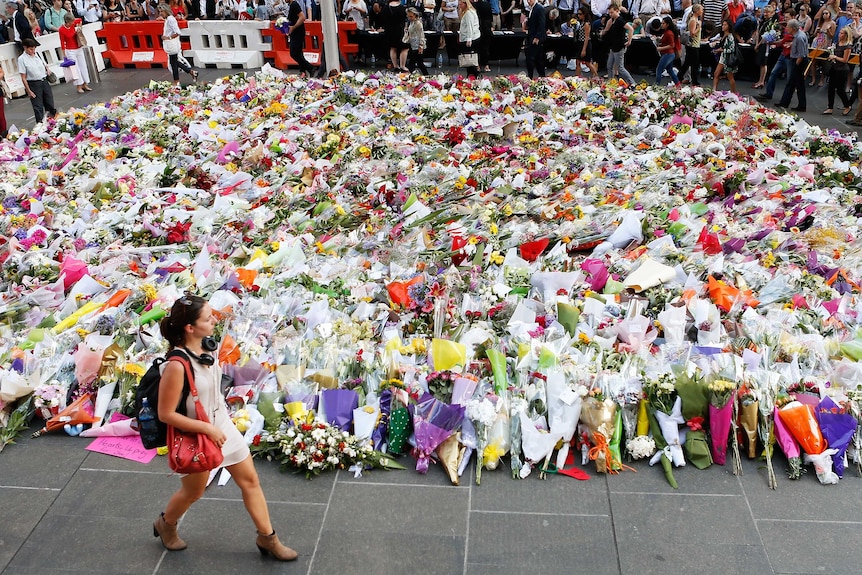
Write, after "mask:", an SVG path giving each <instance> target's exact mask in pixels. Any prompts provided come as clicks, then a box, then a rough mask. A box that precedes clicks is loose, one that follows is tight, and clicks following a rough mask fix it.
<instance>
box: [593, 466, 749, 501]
mask: <svg viewBox="0 0 862 575" xmlns="http://www.w3.org/2000/svg"><path fill="white" fill-rule="evenodd" d="M628 465H631V467H632V468H634V469H635V470H636V472H631V471H626V470H623V471H621V472H620V473H619V474H617V475H609V476H608V478H607V481H608V489H609V490H610V491H611V493H668V494H671V493H714V494H721V495H726V494H737V495H738V494H740V493H741V488H740V485H739V482H738V481H737V479H736V476H735V475H733V468H732V466H731V465H730V464H728V465H727V466H722V465H712V466H710V467H707V468H706V469H697V468H696V467H694V466H693V465H690V464H689V465H686V466H685V467H675V468H674V470H673V476H674V478H675V479H676V482H677V484H678V486H679V488H678V489H674V488H673V487H671V486H670V484H669V483H668V482H667V479H665V476H664V469H662V466H661V465H660V464H658V463H656V464H655V465H653V466H650V465H649V462H647V461H635V462H633V463H629V464H628Z"/></svg>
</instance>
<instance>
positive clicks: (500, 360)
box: [485, 349, 509, 397]
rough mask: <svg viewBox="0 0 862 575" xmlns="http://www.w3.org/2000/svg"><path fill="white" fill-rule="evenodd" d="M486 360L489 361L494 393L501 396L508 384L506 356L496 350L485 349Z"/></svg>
mask: <svg viewBox="0 0 862 575" xmlns="http://www.w3.org/2000/svg"><path fill="white" fill-rule="evenodd" d="M485 354H486V355H487V357H488V361H489V362H491V373H493V375H494V393H496V394H497V395H498V396H500V397H502V396H503V395H504V393H505V391H506V388H507V387H508V386H509V378H508V375H507V371H506V356H505V355H504V354H503V353H502V352H500V351H498V350H496V349H488V350H485Z"/></svg>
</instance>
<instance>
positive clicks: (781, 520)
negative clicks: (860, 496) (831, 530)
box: [754, 517, 862, 525]
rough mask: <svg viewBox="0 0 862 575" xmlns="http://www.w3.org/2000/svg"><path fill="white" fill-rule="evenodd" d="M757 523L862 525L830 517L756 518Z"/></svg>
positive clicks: (857, 522)
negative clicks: (833, 519)
mask: <svg viewBox="0 0 862 575" xmlns="http://www.w3.org/2000/svg"><path fill="white" fill-rule="evenodd" d="M754 521H755V523H757V522H759V521H772V522H774V523H779V522H780V523H826V524H835V525H862V521H829V520H828V519H775V518H771V517H770V518H765V519H755V520H754Z"/></svg>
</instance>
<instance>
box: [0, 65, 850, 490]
mask: <svg viewBox="0 0 862 575" xmlns="http://www.w3.org/2000/svg"><path fill="white" fill-rule="evenodd" d="M860 151H862V148H860V146H859V145H858V144H857V143H856V142H855V140H854V139H852V138H850V137H848V136H845V135H841V134H838V133H832V132H825V131H823V130H821V129H819V128H816V127H812V126H809V125H808V124H806V123H805V122H804V121H802V120H799V119H797V118H795V117H792V116H789V115H784V114H779V113H776V112H774V111H772V110H768V109H765V108H763V107H761V106H758V105H756V104H753V103H752V102H750V101H748V100H746V99H744V98H743V99H741V98H739V97H738V96H736V95H733V94H725V93H718V92H716V93H710V92H704V91H702V90H700V89H693V88H682V89H678V90H674V91H668V90H665V89H663V88H654V87H651V86H646V85H640V86H635V87H629V86H625V85H623V84H619V83H616V82H609V83H604V84H596V83H589V82H587V81H585V80H582V79H578V78H567V79H562V78H549V79H545V80H542V81H539V82H530V81H528V80H527V79H526V78H525V77H523V76H520V77H498V78H482V79H476V80H472V79H463V78H459V77H445V76H439V77H428V78H417V77H407V76H406V75H405V76H393V75H374V74H372V75H368V74H365V73H347V74H343V75H341V76H339V77H337V78H333V79H329V80H319V81H318V80H304V79H299V78H296V77H284V76H282V75H281V74H280V73H279V72H277V71H274V70H268V69H265V70H264V71H262V72H260V73H258V74H257V75H255V76H254V77H250V76H249V77H246V76H242V75H239V76H233V77H227V78H224V79H222V80H219V81H217V82H215V83H213V84H210V85H205V86H194V87H189V88H184V89H179V90H177V89H173V88H171V87H170V86H168V85H167V84H155V83H154V84H152V85H151V86H150V87H149V88H148V89H143V90H139V91H136V92H132V93H129V94H125V95H123V96H119V97H117V98H115V99H114V100H112V101H110V102H108V103H105V104H102V105H95V106H91V107H89V108H87V109H86V110H73V111H70V112H69V113H67V114H62V115H61V116H59V117H58V118H57V119H56V120H54V121H50V122H48V123H46V124H44V125H42V126H40V127H39V129H38V130H37V131H35V132H33V133H29V134H24V135H22V136H21V137H19V138H18V139H17V141H4V142H2V143H0V158H2V159H3V163H2V167H0V169H2V170H3V178H2V179H0V182H2V183H0V190H2V191H0V193H2V196H3V199H2V211H0V228H2V234H3V235H2V238H3V239H2V242H3V245H2V253H0V260H2V270H3V271H2V288H3V296H2V308H0V316H2V320H3V322H2V328H0V336H2V339H0V345H2V364H0V384H2V387H0V413H2V417H0V438H2V442H0V443H5V442H7V441H10V440H12V439H13V438H14V437H15V435H16V434H18V433H20V432H21V431H22V430H23V429H24V428H26V427H27V425H28V423H27V421H28V417H29V415H30V414H31V413H32V412H33V411H34V410H35V413H36V415H38V416H40V417H43V418H45V420H46V421H45V424H44V428H43V429H42V431H41V432H50V431H55V430H58V431H59V430H60V429H61V428H65V429H66V431H67V432H68V433H70V434H71V435H75V434H78V433H82V434H83V435H85V436H96V435H99V434H110V433H115V434H122V433H135V431H134V425H133V424H131V423H130V421H129V420H122V418H117V417H115V418H114V421H113V422H111V423H103V422H106V421H108V416H109V415H110V414H111V413H112V412H117V413H120V414H122V413H125V414H126V415H132V413H131V405H130V404H131V401H132V399H133V397H134V389H135V386H136V384H137V382H138V381H139V379H140V377H141V375H142V374H143V373H144V371H145V370H146V368H147V366H148V365H149V363H150V362H151V361H152V360H153V358H155V357H157V356H159V355H163V354H164V353H165V351H166V350H167V346H166V343H165V342H164V341H163V340H162V339H161V337H160V336H159V334H158V329H157V321H158V320H159V319H160V318H161V317H163V316H164V315H165V313H166V312H165V310H167V309H169V307H170V305H171V304H172V303H173V301H174V300H175V299H176V298H177V297H179V296H180V295H181V294H182V293H184V292H185V291H192V292H195V293H199V294H201V295H204V296H205V297H207V298H209V299H210V301H211V304H212V306H213V308H214V309H216V310H218V313H219V316H220V317H221V318H222V319H221V323H220V325H219V329H218V340H219V350H218V355H219V360H220V362H221V363H222V365H223V369H224V373H225V374H226V376H227V377H226V378H225V379H226V382H225V383H226V385H225V388H226V394H227V399H228V403H229V405H230V406H231V408H232V410H233V411H234V420H235V422H236V424H237V426H238V427H239V429H240V430H241V431H243V432H244V433H245V435H246V438H247V440H248V442H249V443H250V444H252V449H253V452H254V453H255V455H256V456H259V457H261V458H268V459H271V460H276V461H278V462H280V463H283V464H284V465H285V466H286V467H288V468H296V469H298V470H301V471H303V472H305V473H306V474H308V475H309V477H311V476H313V475H314V474H317V473H320V472H322V471H325V470H327V469H339V468H340V469H348V468H349V469H350V470H351V471H352V472H354V473H356V474H361V473H363V472H364V471H365V470H366V469H368V468H369V467H372V466H378V467H380V466H382V467H389V468H394V467H399V466H410V467H415V468H416V469H417V471H419V472H427V471H428V470H429V469H431V468H432V467H434V466H435V465H436V466H439V467H441V468H442V469H445V471H446V472H447V473H448V474H449V477H450V478H451V480H452V481H453V482H456V483H457V482H458V481H459V478H460V480H463V479H464V477H465V474H467V473H468V471H467V470H468V469H471V467H470V464H471V462H475V463H474V467H473V468H472V469H474V471H472V472H469V473H473V474H474V477H472V478H470V480H475V481H477V482H479V481H481V475H482V473H483V470H484V472H485V473H488V472H489V471H488V470H496V471H494V472H497V473H500V472H503V471H501V470H502V469H503V468H505V470H506V471H505V472H506V473H511V475H512V476H513V477H514V478H526V477H528V476H530V475H534V476H541V477H547V475H548V474H549V473H558V474H568V475H572V476H575V477H584V476H588V475H590V474H592V473H595V472H598V473H611V474H614V473H620V472H622V473H625V472H626V470H627V469H629V468H630V465H634V466H645V465H646V462H647V461H648V462H649V463H651V464H654V465H656V466H660V467H661V468H662V469H663V472H664V473H665V475H666V476H667V478H668V481H669V482H670V484H671V485H675V484H676V480H675V478H674V474H673V470H674V468H675V467H680V466H683V465H694V466H696V467H698V468H704V467H708V466H710V465H713V464H718V465H729V466H730V465H732V466H734V467H736V466H738V465H739V462H740V459H741V458H742V457H751V458H755V457H765V458H766V463H767V466H766V468H767V469H768V481H769V482H770V484H771V485H773V486H774V485H775V484H776V482H777V479H776V476H782V475H784V474H783V472H782V471H783V470H784V469H785V468H786V470H787V474H788V476H789V477H790V478H794V479H795V478H799V477H800V476H801V474H802V473H803V472H804V471H805V470H806V469H808V468H810V466H811V464H813V468H814V470H815V471H816V472H817V475H818V478H819V479H820V480H821V482H822V483H835V482H837V481H838V480H839V478H840V477H842V476H844V475H845V468H846V467H847V466H848V465H851V464H853V463H856V464H859V462H860V453H862V451H860V438H859V434H857V433H856V431H857V426H858V422H859V419H860V409H859V408H860V402H861V401H862V369H860V366H859V364H858V363H857V360H858V359H859V358H860V356H862V335H857V329H858V327H859V325H858V324H859V313H860V311H862V307H860V304H862V301H860V299H859V283H858V282H859V280H860V251H859V245H860V244H859V239H858V238H859V236H860V226H859V215H860V214H862V201H860V199H859V196H858V192H859V186H860V182H862V174H860ZM59 432H62V431H59ZM74 441H75V440H70V444H71V443H72V442H74ZM776 445H777V446H778V448H779V449H780V451H781V452H783V453H784V457H780V456H778V455H777V454H778V453H779V450H775V449H774V446H776ZM384 454H386V456H384ZM411 456H412V457H411ZM773 458H774V461H773ZM637 459H643V460H645V462H643V463H635V462H634V461H635V460H637ZM773 463H774V465H773ZM776 470H777V471H776ZM656 472H657V473H658V472H659V471H656Z"/></svg>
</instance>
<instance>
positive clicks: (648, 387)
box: [643, 373, 685, 489]
mask: <svg viewBox="0 0 862 575" xmlns="http://www.w3.org/2000/svg"><path fill="white" fill-rule="evenodd" d="M643 389H644V396H645V397H646V399H647V401H648V409H647V417H648V418H649V429H650V432H651V433H652V436H653V439H654V440H655V447H656V448H657V449H658V451H656V452H655V454H654V455H653V456H652V458H651V459H650V465H655V464H656V463H661V465H662V468H663V469H664V474H665V477H666V478H667V481H668V483H669V484H670V486H671V487H673V488H674V489H677V487H678V485H677V483H676V479H675V478H674V476H673V466H674V465H675V466H677V467H682V466H684V465H685V458H684V457H683V453H682V445H681V444H680V441H679V426H680V425H682V424H684V423H685V419H683V417H682V401H681V400H680V399H679V397H678V396H677V394H676V386H675V380H674V377H673V375H672V374H670V373H663V374H660V375H657V376H655V377H653V378H650V379H647V380H646V381H644V386H643Z"/></svg>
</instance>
